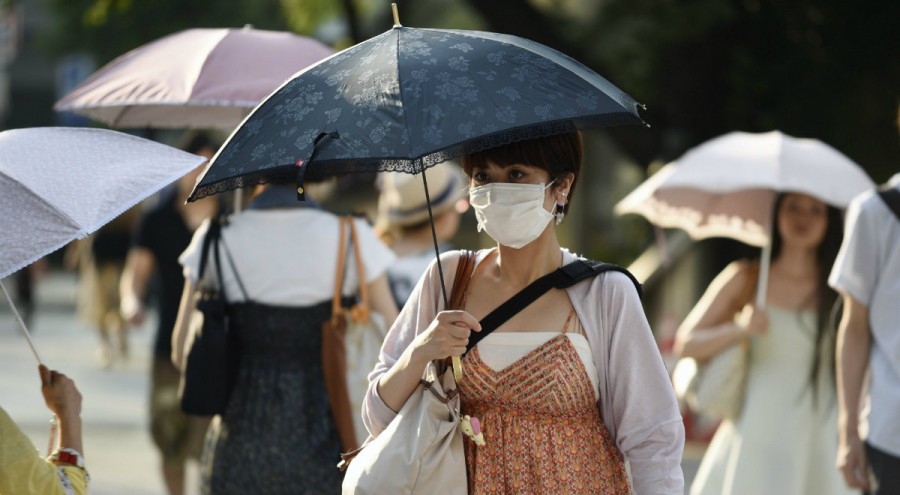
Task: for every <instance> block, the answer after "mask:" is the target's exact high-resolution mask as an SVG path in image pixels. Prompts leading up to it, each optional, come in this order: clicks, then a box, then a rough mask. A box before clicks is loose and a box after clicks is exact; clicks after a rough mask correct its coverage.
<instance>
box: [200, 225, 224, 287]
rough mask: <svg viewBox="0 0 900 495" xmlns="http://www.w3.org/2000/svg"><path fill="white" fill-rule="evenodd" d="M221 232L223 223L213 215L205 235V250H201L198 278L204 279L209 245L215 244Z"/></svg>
mask: <svg viewBox="0 0 900 495" xmlns="http://www.w3.org/2000/svg"><path fill="white" fill-rule="evenodd" d="M220 233H221V225H220V224H219V221H218V219H217V218H215V217H213V218H212V219H210V221H209V228H208V229H207V231H206V236H204V237H203V250H202V251H201V252H200V270H199V272H198V273H197V280H198V281H199V280H203V274H204V273H205V272H206V262H207V259H208V258H209V247H210V246H211V245H212V244H213V241H214V240H215V239H217V238H218V237H219V234H220Z"/></svg>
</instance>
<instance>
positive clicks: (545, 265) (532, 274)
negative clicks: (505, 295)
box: [497, 226, 562, 287]
mask: <svg viewBox="0 0 900 495" xmlns="http://www.w3.org/2000/svg"><path fill="white" fill-rule="evenodd" d="M499 251H500V254H499V256H498V257H497V274H498V277H499V278H500V279H501V280H502V281H504V282H506V283H509V284H510V285H512V286H514V287H525V286H527V285H528V284H530V283H531V282H534V281H535V280H537V279H539V278H541V277H542V276H544V275H546V274H548V273H550V272H552V271H553V270H556V269H557V268H559V267H560V266H562V251H561V250H560V246H559V241H558V240H557V239H556V232H555V231H554V230H553V227H552V226H551V227H549V228H548V230H547V231H545V232H544V233H543V234H541V236H540V237H538V238H537V239H535V240H534V241H533V242H531V243H530V244H528V245H527V246H524V247H523V248H522V249H513V248H511V247H508V246H503V245H500V247H499Z"/></svg>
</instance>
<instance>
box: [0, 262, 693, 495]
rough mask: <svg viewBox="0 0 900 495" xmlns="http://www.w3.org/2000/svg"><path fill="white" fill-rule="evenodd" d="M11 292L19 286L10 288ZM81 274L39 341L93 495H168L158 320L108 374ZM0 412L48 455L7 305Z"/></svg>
mask: <svg viewBox="0 0 900 495" xmlns="http://www.w3.org/2000/svg"><path fill="white" fill-rule="evenodd" d="M4 284H5V285H6V287H7V289H8V290H10V291H12V289H13V287H14V286H15V285H14V284H15V281H14V280H12V279H9V278H8V279H6V280H4ZM77 290H78V286H77V280H76V277H75V275H74V274H72V273H65V272H54V271H51V272H50V273H48V274H46V275H45V276H44V277H43V278H42V279H41V281H40V282H39V283H38V285H37V297H36V301H37V308H36V311H35V316H34V321H33V322H32V333H33V335H32V336H33V339H34V343H35V346H36V347H37V349H38V352H39V353H40V355H41V358H42V359H43V360H44V362H45V363H46V364H47V365H48V366H49V367H51V368H54V369H58V370H60V371H62V372H64V373H66V374H67V375H69V376H70V377H72V378H73V379H74V380H75V381H76V383H77V384H78V388H79V389H80V390H81V392H82V396H83V397H84V403H83V411H82V417H83V420H84V437H85V439H84V449H85V458H86V460H87V465H88V470H89V471H90V473H91V478H92V482H91V493H92V494H93V495H124V494H127V495H165V494H166V491H165V488H164V485H163V482H162V478H161V475H160V474H159V467H158V466H159V458H158V456H157V453H156V449H155V448H154V446H153V444H152V442H151V439H150V434H149V432H148V426H147V425H148V417H147V416H148V414H147V395H148V391H149V370H150V359H151V349H152V343H153V332H154V330H155V318H154V315H153V314H152V313H151V314H150V315H149V316H150V317H149V318H148V319H147V321H146V322H145V323H144V325H143V326H142V327H139V328H134V329H132V331H131V334H130V343H131V356H130V359H129V360H128V361H127V362H126V363H116V364H115V365H114V366H113V367H112V368H111V369H102V368H101V367H100V365H99V361H98V358H97V353H96V350H97V343H98V338H97V334H96V332H95V331H94V330H93V329H92V328H90V327H89V326H87V325H86V324H84V323H83V322H80V321H79V320H78V319H77V317H76V314H75V297H76V294H77ZM0 405H2V406H3V408H4V409H6V411H7V412H8V413H9V415H10V416H11V417H12V418H13V420H15V421H16V423H17V424H18V425H19V426H20V427H22V429H23V430H24V431H25V433H26V434H27V435H28V436H29V437H30V438H31V440H32V442H33V443H34V445H35V446H36V447H37V448H39V449H40V450H41V452H45V451H46V448H47V441H48V437H49V423H48V421H49V418H50V413H49V411H48V410H47V408H46V406H45V405H44V400H43V397H42V396H41V393H40V380H39V378H38V374H37V363H36V361H35V359H34V356H33V355H32V354H31V352H30V350H29V349H28V344H27V343H26V341H25V339H24V338H23V337H22V335H21V331H20V330H19V328H18V326H17V324H16V323H15V320H14V318H13V316H12V313H11V312H10V310H9V308H8V307H7V304H6V302H5V300H0ZM702 453H703V446H702V445H701V446H694V445H691V446H689V447H688V449H686V451H685V459H684V462H683V467H684V473H685V480H686V481H687V482H688V485H687V486H690V484H689V483H690V480H692V479H693V476H694V473H695V472H696V469H697V465H698V463H699V458H700V456H702ZM198 492H199V490H198V471H197V466H196V465H191V466H190V467H189V471H188V492H187V495H195V494H196V493H198Z"/></svg>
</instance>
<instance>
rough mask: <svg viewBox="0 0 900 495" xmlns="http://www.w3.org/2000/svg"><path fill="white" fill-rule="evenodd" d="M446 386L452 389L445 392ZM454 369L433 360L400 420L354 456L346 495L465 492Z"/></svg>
mask: <svg viewBox="0 0 900 495" xmlns="http://www.w3.org/2000/svg"><path fill="white" fill-rule="evenodd" d="M445 391H446V392H445ZM459 419H460V418H459V396H458V395H457V392H456V386H455V381H454V379H453V371H452V369H448V370H447V371H445V372H444V373H443V376H441V377H440V380H439V379H438V376H437V370H436V368H435V366H434V363H428V366H427V367H426V369H425V374H424V375H423V377H422V380H421V381H420V382H419V386H418V387H417V388H416V390H415V391H414V392H413V394H412V395H411V396H410V397H409V399H408V400H407V401H406V403H405V404H403V407H402V408H400V412H398V413H397V416H396V417H394V420H393V421H391V423H390V424H389V425H388V426H387V428H385V430H384V431H382V432H381V434H379V435H378V436H377V437H375V438H374V439H370V440H369V442H368V443H366V444H365V445H363V447H362V449H361V450H360V451H359V453H358V454H356V457H354V458H352V460H351V462H350V464H349V466H348V467H347V472H346V474H345V475H344V482H343V485H342V490H341V493H342V494H343V495H385V494H408V495H419V494H421V495H433V494H442V495H465V494H466V493H467V492H468V483H467V481H466V460H465V454H464V449H463V437H462V431H461V429H460V423H459Z"/></svg>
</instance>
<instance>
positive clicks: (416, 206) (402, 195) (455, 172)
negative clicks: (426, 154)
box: [377, 161, 467, 227]
mask: <svg viewBox="0 0 900 495" xmlns="http://www.w3.org/2000/svg"><path fill="white" fill-rule="evenodd" d="M425 174H426V175H425V178H426V179H427V180H428V194H429V196H430V198H431V211H432V213H433V214H434V215H439V214H440V213H443V212H445V211H447V210H449V209H451V208H453V207H454V206H455V205H456V202H457V201H459V200H460V199H462V198H464V197H465V196H466V194H467V182H466V176H465V174H464V173H463V171H462V168H460V166H459V165H457V164H456V162H454V161H446V162H442V163H438V164H437V165H435V166H433V167H430V168H428V169H426V170H425ZM379 180H380V181H381V194H380V195H379V197H378V221H377V223H378V224H379V225H382V226H385V227H392V226H396V227H407V226H411V225H417V224H421V223H423V222H425V221H427V220H428V204H427V202H426V199H425V186H424V184H423V183H422V176H421V175H420V174H416V175H412V174H406V173H399V172H386V173H383V174H381V177H379Z"/></svg>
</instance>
